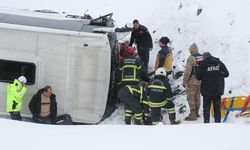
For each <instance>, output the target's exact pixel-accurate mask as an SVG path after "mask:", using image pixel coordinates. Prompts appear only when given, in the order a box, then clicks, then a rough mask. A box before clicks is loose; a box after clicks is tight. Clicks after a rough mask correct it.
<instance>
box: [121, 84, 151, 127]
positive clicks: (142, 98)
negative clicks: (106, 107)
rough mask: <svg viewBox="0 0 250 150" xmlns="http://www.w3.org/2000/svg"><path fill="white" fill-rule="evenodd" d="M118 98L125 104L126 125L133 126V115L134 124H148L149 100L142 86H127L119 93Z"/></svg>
mask: <svg viewBox="0 0 250 150" xmlns="http://www.w3.org/2000/svg"><path fill="white" fill-rule="evenodd" d="M118 97H119V98H120V100H121V102H123V103H124V109H125V124H127V125H130V124H131V118H132V115H134V123H135V124H136V125H141V124H142V123H143V120H144V124H148V123H147V121H148V120H149V117H148V112H149V107H148V99H147V92H146V91H145V90H144V88H143V86H141V85H140V84H136V85H126V86H124V87H123V88H121V89H120V91H119V92H118Z"/></svg>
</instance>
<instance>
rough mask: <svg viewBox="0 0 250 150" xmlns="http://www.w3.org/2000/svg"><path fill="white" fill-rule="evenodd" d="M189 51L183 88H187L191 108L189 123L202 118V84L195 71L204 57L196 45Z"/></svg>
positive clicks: (187, 118)
mask: <svg viewBox="0 0 250 150" xmlns="http://www.w3.org/2000/svg"><path fill="white" fill-rule="evenodd" d="M189 51H190V53H191V55H190V56H189V57H188V59H187V63H186V67H185V71H184V78H183V86H184V87H187V89H186V92H187V100H188V104H189V108H190V114H189V116H187V117H186V118H185V120H188V121H194V120H197V118H199V117H200V115H199V109H200V100H201V98H200V84H201V82H200V81H199V80H197V79H196V77H195V70H196V68H197V66H199V64H200V63H201V62H202V60H203V57H202V55H201V54H200V53H199V51H198V47H197V45H196V44H195V43H193V44H192V45H191V46H190V47H189Z"/></svg>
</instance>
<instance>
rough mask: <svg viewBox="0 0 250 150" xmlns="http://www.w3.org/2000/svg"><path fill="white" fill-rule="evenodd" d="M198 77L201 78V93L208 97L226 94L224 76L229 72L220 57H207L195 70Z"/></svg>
mask: <svg viewBox="0 0 250 150" xmlns="http://www.w3.org/2000/svg"><path fill="white" fill-rule="evenodd" d="M195 75H196V78H197V79H198V80H201V94H202V95H203V96H207V97H214V96H221V95H223V94H224V86H225V81H224V78H226V77H228V76H229V72H228V70H227V68H226V66H225V65H224V63H222V62H221V61H220V60H219V59H218V58H215V57H213V56H209V57H207V58H206V59H205V60H203V62H202V63H201V65H200V66H199V67H197V68H196V71H195Z"/></svg>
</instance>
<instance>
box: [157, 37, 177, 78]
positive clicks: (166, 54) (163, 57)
mask: <svg viewBox="0 0 250 150" xmlns="http://www.w3.org/2000/svg"><path fill="white" fill-rule="evenodd" d="M169 42H170V40H169V38H168V37H161V38H160V40H159V46H160V47H161V49H160V51H159V52H158V55H157V57H156V62H155V70H156V69H158V68H161V67H163V68H164V69H165V70H166V71H167V74H171V71H172V61H173V56H172V51H171V50H170V49H169V47H168V46H167V44H168V43H169Z"/></svg>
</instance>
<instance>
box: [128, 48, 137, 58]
mask: <svg viewBox="0 0 250 150" xmlns="http://www.w3.org/2000/svg"><path fill="white" fill-rule="evenodd" d="M127 52H128V54H129V55H133V56H134V55H136V54H137V53H136V50H135V49H134V48H133V47H130V46H129V47H128V48H127Z"/></svg>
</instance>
